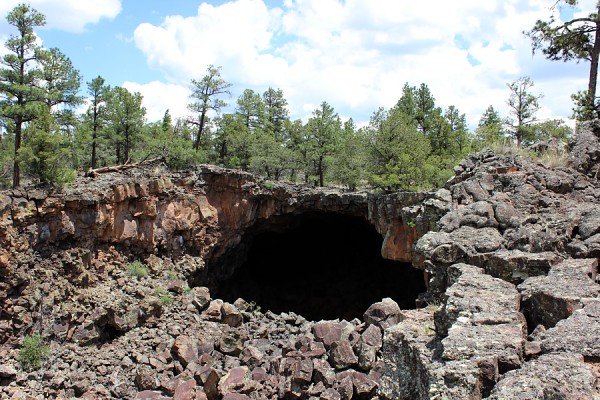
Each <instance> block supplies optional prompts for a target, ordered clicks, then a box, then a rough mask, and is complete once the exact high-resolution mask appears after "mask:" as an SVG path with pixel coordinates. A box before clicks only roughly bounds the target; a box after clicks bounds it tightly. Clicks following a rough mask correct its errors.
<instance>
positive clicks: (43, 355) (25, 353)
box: [19, 334, 49, 369]
mask: <svg viewBox="0 0 600 400" xmlns="http://www.w3.org/2000/svg"><path fill="white" fill-rule="evenodd" d="M48 352H49V348H48V346H46V345H45V344H44V343H43V341H42V337H41V336H40V335H38V334H34V335H29V336H26V337H25V339H24V340H23V346H22V347H21V350H20V351H19V362H20V363H21V365H22V366H23V368H24V369H33V368H39V367H41V366H42V362H44V361H45V360H46V359H47V358H48Z"/></svg>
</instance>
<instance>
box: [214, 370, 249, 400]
mask: <svg viewBox="0 0 600 400" xmlns="http://www.w3.org/2000/svg"><path fill="white" fill-rule="evenodd" d="M249 380H250V371H249V370H248V368H247V367H237V368H232V369H231V370H230V371H229V372H228V373H227V374H225V375H224V376H223V377H222V378H221V379H220V380H219V392H220V393H221V394H227V393H229V392H233V391H239V390H241V389H243V388H244V386H245V385H247V384H248V381H249Z"/></svg>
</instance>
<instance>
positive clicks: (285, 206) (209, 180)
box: [0, 122, 600, 400]
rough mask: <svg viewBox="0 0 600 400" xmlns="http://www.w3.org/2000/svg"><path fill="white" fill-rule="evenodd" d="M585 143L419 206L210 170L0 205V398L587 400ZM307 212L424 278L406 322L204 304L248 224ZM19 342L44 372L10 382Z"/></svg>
mask: <svg viewBox="0 0 600 400" xmlns="http://www.w3.org/2000/svg"><path fill="white" fill-rule="evenodd" d="M599 136H600V129H597V122H592V123H588V124H585V125H582V128H581V129H580V130H579V132H578V136H577V137H576V138H575V140H574V142H573V143H572V144H571V148H572V149H573V150H574V152H573V153H572V158H573V167H574V168H573V169H572V168H569V167H567V166H565V167H557V168H547V167H545V166H544V165H542V164H540V163H538V162H536V161H533V160H531V159H527V158H523V157H521V156H518V155H512V154H504V155H499V154H494V153H492V152H482V153H478V154H476V155H473V156H470V157H468V158H466V159H465V160H464V161H463V162H462V163H461V164H460V165H459V166H458V167H457V168H456V169H455V173H456V175H455V177H454V178H453V179H452V180H451V181H450V182H449V183H448V184H447V186H446V188H444V189H440V190H439V191H437V192H435V193H428V194H425V193H395V194H370V193H366V192H358V193H350V192H343V191H339V190H335V189H316V188H312V187H309V186H296V185H288V184H285V183H278V182H266V181H264V180H263V179H261V178H257V177H255V176H252V175H250V174H246V173H242V172H239V171H230V170H224V169H220V168H217V167H209V166H205V167H202V168H201V169H199V170H196V171H187V172H181V173H166V172H164V171H160V170H156V171H144V170H138V169H131V170H128V171H126V172H123V173H110V174H101V175H99V176H98V177H97V178H95V179H89V178H81V179H80V180H79V181H78V182H77V184H75V185H73V186H72V187H69V188H65V189H63V190H45V189H35V188H28V189H22V190H17V191H8V192H3V193H1V194H0V306H1V308H0V397H3V398H4V397H6V398H27V396H41V397H61V398H72V397H85V398H138V399H146V398H148V399H149V398H175V399H192V398H195V399H208V400H213V399H228V400H235V399H350V398H353V399H355V398H359V399H370V398H378V399H428V398H436V399H481V398H486V397H488V396H489V398H494V399H501V398H527V399H530V398H531V399H545V398H549V397H553V396H554V397H560V398H564V399H588V398H589V399H595V398H600V389H599V383H598V371H599V360H600V348H599V345H598V340H597V337H598V332H600V296H599V293H600V292H599V288H600V286H599V282H598V274H597V272H598V257H599V256H600V212H599V211H598V210H599V209H600V208H599V207H598V205H599V203H600V186H599V185H598V180H597V171H596V169H597V166H598V163H597V155H598V154H600V151H598V149H599V148H600V147H598V137H599ZM315 212H322V213H337V214H342V215H346V216H348V217H359V218H362V219H364V220H366V221H368V222H369V223H370V224H371V225H372V226H373V227H375V229H376V231H377V232H378V233H379V234H380V235H381V238H382V249H381V253H382V254H383V255H384V256H385V257H386V258H387V259H390V260H399V261H405V262H406V261H412V264H413V266H414V267H416V268H420V269H422V270H423V271H424V272H425V276H426V277H427V281H428V282H427V284H428V286H427V292H426V293H423V294H422V295H421V296H420V298H419V299H418V301H417V304H418V305H419V306H421V308H418V309H415V310H406V309H401V307H399V306H398V303H397V302H395V301H394V300H392V299H389V298H385V299H382V301H381V302H376V303H375V304H373V305H372V306H371V307H369V308H368V309H366V310H365V314H364V315H363V317H362V320H361V319H353V320H351V321H346V320H344V319H343V318H339V319H337V320H331V321H308V320H306V319H305V318H304V317H302V316H300V315H297V314H295V313H293V312H287V313H281V314H274V313H272V312H261V310H260V309H259V305H256V304H253V303H249V302H247V301H246V300H244V299H238V300H236V301H235V302H234V301H233V300H230V301H223V300H221V299H218V298H214V296H213V295H211V290H209V289H208V288H207V287H205V286H210V285H215V284H217V283H218V282H219V280H220V279H224V278H226V277H229V276H231V275H232V273H233V272H234V270H235V268H236V267H237V265H238V264H236V262H230V261H231V260H234V261H235V260H237V259H238V258H240V259H241V258H244V256H245V255H244V254H236V253H235V252H236V251H241V252H243V251H247V247H248V243H250V242H251V240H249V239H248V237H246V236H245V235H248V234H250V233H252V232H254V231H253V229H255V228H256V227H257V226H259V224H260V229H258V230H265V229H274V230H275V231H278V229H279V230H280V231H281V230H283V228H282V227H285V226H286V224H289V223H290V222H291V221H292V219H291V218H292V217H297V216H301V215H303V214H304V213H315ZM278 227H279V228H278ZM240 244H244V246H239V245H240ZM138 259H139V260H142V261H143V263H142V264H141V267H142V268H143V269H138V270H134V269H132V267H131V264H132V262H134V261H136V260H138ZM208 266H210V268H209V267H208ZM284 266H285V262H284V261H282V267H284ZM138 268H140V266H139V265H138ZM365 268H366V269H368V266H366V267H365ZM190 284H191V286H193V287H190ZM33 332H41V333H42V336H43V337H44V339H45V341H46V343H48V344H49V346H50V351H49V354H50V358H49V359H48V360H47V361H45V362H44V363H43V365H42V367H41V368H40V369H37V370H35V371H24V370H23V369H22V368H21V366H20V364H19V362H18V354H19V348H20V346H21V344H22V340H23V337H24V335H26V334H29V333H33Z"/></svg>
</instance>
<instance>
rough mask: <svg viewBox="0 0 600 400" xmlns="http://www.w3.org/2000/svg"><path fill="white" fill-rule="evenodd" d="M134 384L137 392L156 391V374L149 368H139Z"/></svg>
mask: <svg viewBox="0 0 600 400" xmlns="http://www.w3.org/2000/svg"><path fill="white" fill-rule="evenodd" d="M135 384H136V386H137V388H138V389H139V390H153V389H156V386H157V382H156V372H155V370H154V369H152V368H150V367H149V366H146V365H144V366H141V367H140V368H138V370H137V373H136V374H135Z"/></svg>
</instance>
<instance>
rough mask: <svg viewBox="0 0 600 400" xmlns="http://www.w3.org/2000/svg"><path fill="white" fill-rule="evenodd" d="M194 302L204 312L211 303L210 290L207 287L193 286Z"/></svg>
mask: <svg viewBox="0 0 600 400" xmlns="http://www.w3.org/2000/svg"><path fill="white" fill-rule="evenodd" d="M192 304H194V305H195V306H196V308H197V309H198V311H200V312H202V311H204V309H205V308H206V307H207V306H208V305H209V304H210V291H209V290H208V288H206V287H195V288H192Z"/></svg>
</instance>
